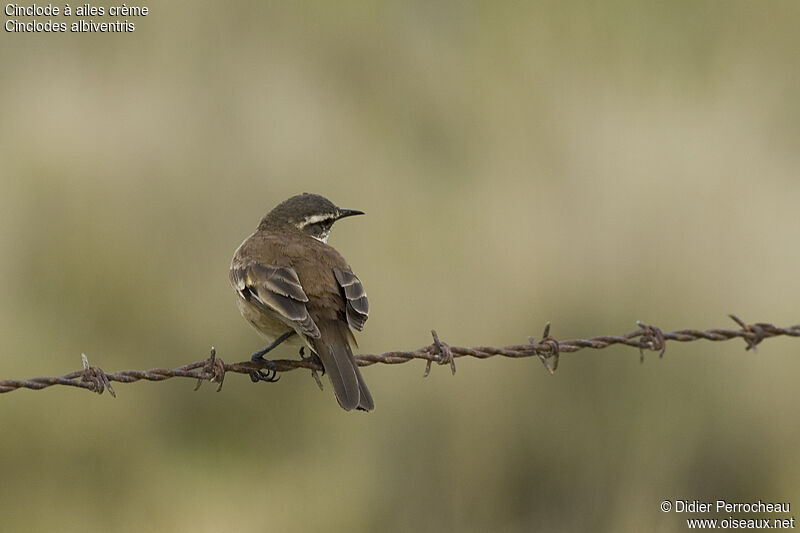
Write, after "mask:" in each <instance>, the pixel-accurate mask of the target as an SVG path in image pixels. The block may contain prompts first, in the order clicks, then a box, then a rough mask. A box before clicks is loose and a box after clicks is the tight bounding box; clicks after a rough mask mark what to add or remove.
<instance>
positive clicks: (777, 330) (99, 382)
mask: <svg viewBox="0 0 800 533" xmlns="http://www.w3.org/2000/svg"><path fill="white" fill-rule="evenodd" d="M729 316H730V317H731V319H733V320H734V321H735V322H736V323H737V324H738V325H739V327H740V329H735V330H730V329H707V330H702V331H700V330H693V329H680V330H677V331H671V332H668V333H664V332H663V331H662V330H661V329H660V328H658V327H656V326H653V325H650V324H645V323H644V322H637V323H636V324H637V325H638V326H639V329H637V330H635V331H631V332H630V333H626V334H624V335H602V336H598V337H591V338H588V339H570V340H563V341H560V340H557V339H555V338H554V337H552V336H550V323H549V322H548V323H547V324H546V325H545V328H544V332H543V334H542V338H541V339H540V340H538V341H537V340H536V339H534V338H533V337H530V338H529V339H528V343H527V344H514V345H510V346H503V347H492V346H474V347H471V348H467V347H462V346H450V345H448V344H447V343H445V342H442V341H441V340H439V335H438V334H437V333H436V331H435V330H432V331H431V334H432V336H433V344H430V345H428V346H424V347H422V348H419V349H418V350H414V351H393V352H385V353H382V354H357V355H356V356H355V358H356V361H358V364H359V366H369V365H374V364H376V363H383V364H388V365H396V364H401V363H407V362H408V361H411V360H414V359H422V360H425V361H426V365H425V373H424V376H427V375H428V374H429V373H430V370H431V365H432V364H433V363H437V364H439V365H449V366H450V370H451V372H452V373H453V374H455V372H456V364H455V360H456V359H457V358H459V357H475V358H477V359H487V358H489V357H494V356H502V357H510V358H521V357H534V356H536V357H538V358H539V359H540V360H541V362H542V364H543V365H544V367H545V369H546V370H547V371H548V372H550V373H551V374H552V373H553V372H555V370H556V368H557V367H558V359H559V356H560V355H561V354H562V353H570V352H577V351H578V350H582V349H594V350H601V349H603V348H607V347H609V346H612V345H616V344H621V345H624V346H630V347H633V348H638V349H639V356H640V360H641V361H644V352H645V351H656V352H658V353H659V357H663V355H664V352H665V350H666V347H667V342H668V341H676V342H692V341H697V340H709V341H727V340H730V339H735V338H742V339H744V341H745V343H747V346H746V349H747V350H751V349H755V348H756V346H758V344H759V343H761V341H763V340H764V339H768V338H771V337H779V336H789V337H800V324H797V325H794V326H789V327H785V328H781V327H778V326H775V325H774V324H769V323H765V322H758V323H755V324H746V323H745V322H743V321H742V320H741V319H739V317H737V316H736V315H729ZM81 358H82V361H83V369H82V370H77V371H75V372H70V373H69V374H65V375H63V376H59V377H38V378H29V379H21V380H13V379H10V380H0V393H3V392H12V391H15V390H19V389H31V390H41V389H44V388H47V387H52V386H54V385H64V386H69V387H79V388H82V389H87V390H90V391H92V392H96V393H98V394H102V393H103V392H104V391H105V390H108V392H109V393H110V394H111V395H112V396H116V393H115V391H114V389H113V387H112V385H111V382H117V383H133V382H136V381H142V380H145V381H164V380H167V379H172V378H192V379H196V380H197V385H196V386H195V390H197V389H198V388H199V387H200V385H201V384H202V383H203V382H204V381H209V382H212V383H217V384H218V387H217V391H220V390H221V389H222V383H223V381H224V380H225V375H226V374H227V373H229V372H233V373H236V374H251V373H252V372H254V371H257V370H264V369H266V368H267V366H268V365H269V367H270V369H274V370H275V371H277V372H288V371H290V370H296V369H299V368H304V369H307V370H310V371H311V372H312V374H313V375H314V377H315V379H317V382H318V383H320V384H321V382H320V381H319V378H318V376H317V372H318V371H322V370H323V368H322V365H321V364H320V362H319V360H318V359H317V358H316V357H305V358H301V359H275V360H272V361H271V362H270V363H267V362H257V361H250V360H248V361H241V362H238V363H225V362H224V361H222V359H220V358H219V357H217V354H216V350H215V349H214V348H213V347H212V348H211V355H210V356H209V357H208V358H207V359H205V360H202V361H195V362H193V363H189V364H187V365H183V366H179V367H177V368H151V369H149V370H120V371H118V372H112V373H107V372H104V371H103V370H102V369H101V368H100V367H98V366H91V365H89V361H88V359H87V358H86V355H83V354H81Z"/></svg>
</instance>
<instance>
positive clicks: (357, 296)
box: [333, 268, 369, 331]
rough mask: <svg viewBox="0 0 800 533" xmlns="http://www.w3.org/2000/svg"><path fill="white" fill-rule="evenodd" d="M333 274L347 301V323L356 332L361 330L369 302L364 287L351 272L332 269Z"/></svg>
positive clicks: (367, 314)
mask: <svg viewBox="0 0 800 533" xmlns="http://www.w3.org/2000/svg"><path fill="white" fill-rule="evenodd" d="M333 274H334V275H335V276H336V281H337V282H338V283H339V286H340V287H341V288H342V292H343V293H344V297H345V299H346V300H347V305H346V310H345V312H346V315H347V323H348V324H349V325H350V327H351V328H353V329H355V330H357V331H361V330H363V329H364V324H365V323H366V322H367V318H368V316H369V301H368V300H367V293H366V292H365V291H364V286H363V285H362V284H361V281H360V280H359V279H358V278H357V277H356V275H355V274H353V272H352V271H351V270H342V269H339V268H334V269H333Z"/></svg>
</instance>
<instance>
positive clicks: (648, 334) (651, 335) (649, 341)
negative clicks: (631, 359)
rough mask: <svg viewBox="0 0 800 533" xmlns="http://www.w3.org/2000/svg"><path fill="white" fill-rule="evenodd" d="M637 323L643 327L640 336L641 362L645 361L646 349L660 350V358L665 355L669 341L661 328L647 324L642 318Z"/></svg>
mask: <svg viewBox="0 0 800 533" xmlns="http://www.w3.org/2000/svg"><path fill="white" fill-rule="evenodd" d="M636 325H637V326H639V327H640V328H642V333H641V335H640V337H639V362H640V363H644V351H645V350H652V351H654V352H655V351H658V358H659V359H661V358H662V357H664V352H665V351H666V350H667V341H666V339H665V338H664V332H663V331H661V328H658V327H656V326H651V325H650V324H645V323H644V322H642V321H641V320H637V321H636Z"/></svg>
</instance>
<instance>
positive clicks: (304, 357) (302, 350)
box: [300, 346, 325, 390]
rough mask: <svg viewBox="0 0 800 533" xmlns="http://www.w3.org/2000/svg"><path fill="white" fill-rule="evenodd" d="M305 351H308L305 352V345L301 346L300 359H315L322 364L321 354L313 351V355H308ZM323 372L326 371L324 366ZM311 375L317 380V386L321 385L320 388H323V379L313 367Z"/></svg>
mask: <svg viewBox="0 0 800 533" xmlns="http://www.w3.org/2000/svg"><path fill="white" fill-rule="evenodd" d="M305 353H306V352H305V347H304V346H301V347H300V359H301V360H303V361H314V362H315V363H317V364H319V365H320V366H321V365H322V361H321V360H320V358H319V356H318V355H317V354H315V353H314V352H311V355H309V356H308V357H306V355H305ZM322 373H323V374H324V373H325V367H323V369H322ZM311 377H312V378H314V381H316V382H317V387H319V390H322V380H321V379H319V374H318V373H317V371H316V370H315V369H313V368H312V369H311Z"/></svg>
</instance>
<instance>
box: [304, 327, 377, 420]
mask: <svg viewBox="0 0 800 533" xmlns="http://www.w3.org/2000/svg"><path fill="white" fill-rule="evenodd" d="M346 328H347V326H346V325H339V324H337V323H335V322H334V323H332V324H325V325H321V327H320V333H321V335H320V337H319V338H317V339H311V341H312V343H313V348H314V351H315V352H316V353H317V355H318V356H319V358H320V361H322V366H323V367H324V368H325V373H326V374H328V378H329V379H330V380H331V384H332V385H333V392H334V394H335V395H336V400H337V401H338V402H339V405H340V406H342V409H344V410H345V411H351V410H353V409H360V410H363V411H371V410H372V409H374V407H375V404H374V402H373V401H372V395H371V394H370V392H369V389H367V385H366V384H365V383H364V378H362V377H361V372H360V371H359V369H358V365H357V364H356V360H355V358H354V357H353V351H352V349H351V348H350V343H349V342H348V339H347V337H346V333H345V332H343V331H341V330H342V329H346ZM348 332H349V331H348Z"/></svg>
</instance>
